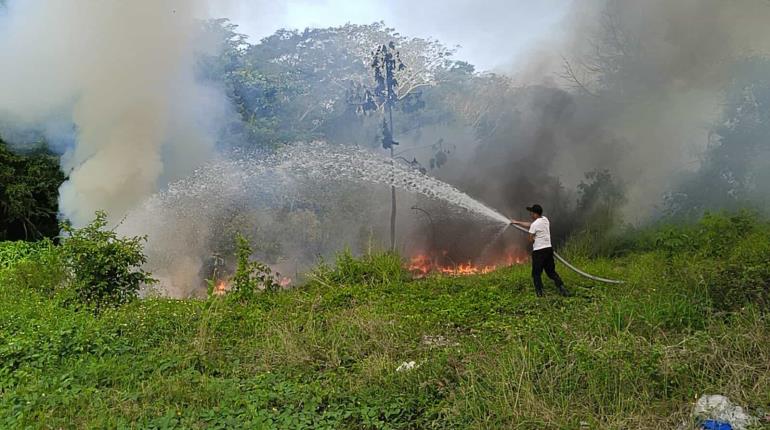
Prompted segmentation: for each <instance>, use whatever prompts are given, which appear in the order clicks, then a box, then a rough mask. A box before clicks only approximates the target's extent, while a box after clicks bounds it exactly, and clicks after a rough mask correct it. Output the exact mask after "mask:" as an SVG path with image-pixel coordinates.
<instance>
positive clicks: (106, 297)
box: [62, 211, 156, 310]
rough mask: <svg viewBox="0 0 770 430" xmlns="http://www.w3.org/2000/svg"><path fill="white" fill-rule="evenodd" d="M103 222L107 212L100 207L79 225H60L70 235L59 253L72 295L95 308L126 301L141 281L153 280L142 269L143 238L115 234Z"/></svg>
mask: <svg viewBox="0 0 770 430" xmlns="http://www.w3.org/2000/svg"><path fill="white" fill-rule="evenodd" d="M106 226H107V214H106V213H104V212H101V211H100V212H97V213H96V219H95V220H94V221H93V222H91V223H90V224H89V225H87V226H86V227H83V228H81V229H75V228H73V227H72V226H70V225H67V224H65V225H63V226H62V228H63V229H64V231H65V232H66V233H67V234H68V235H69V237H67V238H66V239H65V240H64V244H63V245H62V257H63V260H64V264H65V266H66V267H67V270H68V272H69V274H70V275H71V286H72V287H73V288H74V292H75V296H76V297H77V299H78V300H79V301H80V302H81V303H84V304H86V305H89V306H93V307H94V308H95V309H96V310H99V309H100V308H103V307H105V306H117V305H121V304H123V303H126V302H128V301H130V300H132V299H134V298H136V297H137V294H138V292H139V288H140V287H141V286H142V284H153V283H155V282H156V281H155V279H153V278H152V277H151V276H150V274H149V273H148V272H145V271H144V270H142V269H141V266H142V264H144V263H145V262H146V261H147V257H146V256H145V255H144V252H143V249H142V242H143V241H145V240H146V238H144V237H125V238H123V237H118V235H117V233H115V232H114V231H113V230H106V229H105V227H106Z"/></svg>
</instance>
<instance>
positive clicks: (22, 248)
mask: <svg viewBox="0 0 770 430" xmlns="http://www.w3.org/2000/svg"><path fill="white" fill-rule="evenodd" d="M50 246H52V244H51V242H50V241H48V240H44V241H41V242H23V241H15V242H11V241H8V242H0V270H2V269H9V268H11V267H13V266H15V265H16V264H18V263H19V262H21V261H25V260H29V259H30V258H33V257H34V256H35V254H37V253H38V252H39V251H40V250H41V249H46V248H48V247H50Z"/></svg>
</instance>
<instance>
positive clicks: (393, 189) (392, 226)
mask: <svg viewBox="0 0 770 430" xmlns="http://www.w3.org/2000/svg"><path fill="white" fill-rule="evenodd" d="M388 116H389V117H390V124H389V125H390V136H391V140H394V137H393V110H392V109H391V106H390V104H388ZM390 163H391V164H394V165H395V163H396V160H395V159H394V158H393V145H392V142H391V145H390ZM394 179H395V178H394ZM390 251H391V252H396V186H395V185H391V186H390Z"/></svg>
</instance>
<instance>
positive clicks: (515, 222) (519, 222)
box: [511, 219, 532, 228]
mask: <svg viewBox="0 0 770 430" xmlns="http://www.w3.org/2000/svg"><path fill="white" fill-rule="evenodd" d="M511 224H513V225H518V226H521V227H524V228H529V227H530V226H531V225H532V223H531V222H527V221H518V220H515V219H512V220H511Z"/></svg>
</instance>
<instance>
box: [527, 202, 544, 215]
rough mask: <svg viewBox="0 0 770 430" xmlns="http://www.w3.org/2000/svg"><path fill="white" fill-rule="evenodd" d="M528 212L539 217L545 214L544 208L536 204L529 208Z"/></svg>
mask: <svg viewBox="0 0 770 430" xmlns="http://www.w3.org/2000/svg"><path fill="white" fill-rule="evenodd" d="M527 210H528V211H530V212H534V213H536V214H538V215H542V214H543V207H542V206H540V205H538V204H534V205H532V206H527Z"/></svg>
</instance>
